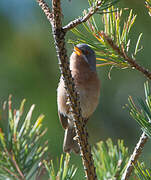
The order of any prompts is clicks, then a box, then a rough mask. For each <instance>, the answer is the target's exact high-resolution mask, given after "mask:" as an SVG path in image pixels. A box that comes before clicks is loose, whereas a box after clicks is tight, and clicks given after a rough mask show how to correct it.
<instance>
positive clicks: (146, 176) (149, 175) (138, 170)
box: [134, 162, 151, 180]
mask: <svg viewBox="0 0 151 180" xmlns="http://www.w3.org/2000/svg"><path fill="white" fill-rule="evenodd" d="M134 168H135V174H136V176H137V177H138V179H140V180H151V169H146V167H145V164H144V163H139V162H137V164H136V165H135V166H134Z"/></svg>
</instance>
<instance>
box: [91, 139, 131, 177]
mask: <svg viewBox="0 0 151 180" xmlns="http://www.w3.org/2000/svg"><path fill="white" fill-rule="evenodd" d="M93 158H94V162H95V166H96V172H97V177H98V179H102V180H103V179H104V180H105V179H106V180H107V179H112V180H121V175H122V173H123V171H124V168H125V167H126V164H127V162H128V158H129V157H128V149H127V148H126V147H125V146H124V143H123V141H122V140H118V144H117V145H113V142H112V140H111V139H108V140H107V141H106V143H104V142H99V143H98V144H97V146H96V148H94V149H93Z"/></svg>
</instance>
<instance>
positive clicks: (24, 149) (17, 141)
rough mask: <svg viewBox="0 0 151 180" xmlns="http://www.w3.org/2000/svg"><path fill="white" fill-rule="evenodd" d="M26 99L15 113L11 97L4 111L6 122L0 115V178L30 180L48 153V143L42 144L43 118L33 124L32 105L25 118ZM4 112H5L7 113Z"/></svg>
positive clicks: (33, 106) (42, 116)
mask: <svg viewBox="0 0 151 180" xmlns="http://www.w3.org/2000/svg"><path fill="white" fill-rule="evenodd" d="M24 105H25V100H23V101H22V102H21V105H20V108H19V109H18V110H16V109H13V107H12V100H11V96H10V97H9V100H8V110H7V109H6V105H5V107H4V109H3V112H4V113H5V111H8V122H7V124H6V120H5V119H4V118H3V116H2V120H1V121H2V123H3V124H4V123H5V124H4V126H3V127H5V126H6V125H7V128H0V178H1V177H6V178H4V179H7V178H8V179H15V180H16V179H18V180H19V179H26V180H30V179H31V178H32V177H33V176H36V175H37V174H38V171H40V169H41V165H42V163H41V161H42V158H43V156H44V154H45V153H46V151H47V148H48V147H47V143H43V144H42V143H41V140H42V139H43V136H44V134H45V132H46V130H42V120H43V118H44V115H40V116H39V117H38V118H37V120H36V121H35V123H34V124H32V122H31V119H32V114H33V110H34V108H35V105H32V106H31V108H30V110H29V111H28V113H27V115H26V117H25V118H24V116H25V115H24ZM6 113H7V112H6Z"/></svg>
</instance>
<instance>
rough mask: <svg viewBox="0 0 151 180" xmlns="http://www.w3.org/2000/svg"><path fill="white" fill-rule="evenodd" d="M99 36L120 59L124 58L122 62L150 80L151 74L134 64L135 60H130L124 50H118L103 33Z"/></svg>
mask: <svg viewBox="0 0 151 180" xmlns="http://www.w3.org/2000/svg"><path fill="white" fill-rule="evenodd" d="M101 35H102V36H103V37H104V38H105V40H106V41H107V42H108V44H109V45H110V46H111V47H112V49H113V50H115V51H116V52H117V54H118V55H119V56H121V57H123V58H124V60H125V61H126V62H128V63H129V64H130V66H131V67H132V68H135V69H136V70H138V71H140V72H141V73H143V74H144V75H145V76H146V77H147V78H148V79H151V72H150V71H149V70H148V69H145V68H144V67H143V66H141V65H139V64H138V63H136V60H134V59H132V58H130V57H129V56H128V55H127V54H126V52H125V50H124V48H123V47H122V49H120V48H119V47H118V46H117V45H116V44H115V43H114V42H113V40H112V39H111V38H110V37H109V36H108V35H106V34H105V33H104V32H101Z"/></svg>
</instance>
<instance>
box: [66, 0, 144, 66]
mask: <svg viewBox="0 0 151 180" xmlns="http://www.w3.org/2000/svg"><path fill="white" fill-rule="evenodd" d="M103 2H104V3H107V2H108V1H103ZM112 2H113V1H112ZM91 4H92V1H91V3H90V5H91ZM102 8H104V4H102ZM125 11H127V10H126V9H124V10H122V9H120V10H119V9H118V8H114V7H113V6H111V7H108V8H106V9H105V10H103V11H102V13H100V14H103V17H102V20H103V28H102V27H100V24H101V22H100V20H99V22H98V18H97V17H98V16H93V17H91V18H90V19H89V20H88V21H87V22H86V23H83V24H82V26H83V27H82V28H81V29H82V30H80V28H74V29H72V32H73V34H75V36H76V40H71V39H70V40H69V43H73V44H78V43H85V44H88V45H89V46H90V47H91V48H92V49H93V50H94V51H95V52H96V56H97V60H98V61H100V63H98V64H97V67H101V66H106V65H110V66H116V67H120V68H129V67H130V65H129V64H128V63H127V62H126V61H125V59H123V57H122V56H120V54H118V52H117V51H116V50H115V49H114V47H115V46H114V47H111V45H110V44H109V42H108V41H107V40H106V38H105V37H104V36H103V33H105V34H106V35H107V36H108V37H110V38H111V39H112V41H113V42H114V43H115V45H116V46H117V47H118V48H119V49H122V50H124V51H125V52H126V53H127V54H128V53H129V49H130V48H129V47H130V38H129V34H130V31H131V29H132V27H133V25H134V22H135V20H136V15H134V14H133V12H132V10H130V11H129V15H128V16H127V18H125V15H124V18H125V20H124V18H123V14H124V12H125ZM86 13H87V12H86V11H84V15H85V14H86ZM102 32H103V33H102ZM141 37H142V34H140V35H139V37H138V40H137V43H136V46H135V48H134V52H133V53H131V52H130V53H131V54H132V56H133V57H134V58H135V56H136V55H137V53H138V52H139V51H140V50H141V49H142V47H141V48H140V47H139V44H140V40H141ZM131 54H130V55H131Z"/></svg>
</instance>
